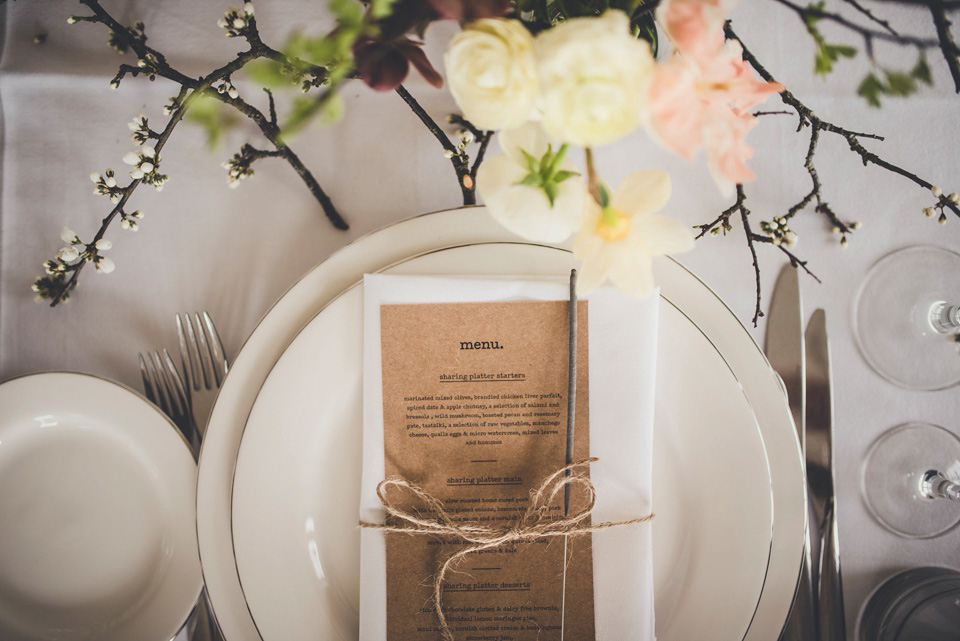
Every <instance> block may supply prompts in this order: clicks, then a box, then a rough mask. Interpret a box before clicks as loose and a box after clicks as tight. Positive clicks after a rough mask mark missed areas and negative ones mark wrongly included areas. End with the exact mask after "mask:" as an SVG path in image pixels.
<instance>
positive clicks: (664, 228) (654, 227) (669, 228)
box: [635, 216, 694, 256]
mask: <svg viewBox="0 0 960 641" xmlns="http://www.w3.org/2000/svg"><path fill="white" fill-rule="evenodd" d="M635 222H637V223H638V229H637V231H636V233H637V236H638V238H639V240H640V241H641V242H642V243H643V247H644V249H645V250H646V251H648V252H649V253H650V254H651V255H652V256H663V255H665V254H679V253H681V252H685V251H690V250H691V249H693V245H694V240H693V231H692V230H691V229H690V228H689V227H687V226H686V225H684V224H683V223H681V222H679V221H676V220H674V219H673V218H667V217H665V216H647V217H646V218H643V219H635Z"/></svg>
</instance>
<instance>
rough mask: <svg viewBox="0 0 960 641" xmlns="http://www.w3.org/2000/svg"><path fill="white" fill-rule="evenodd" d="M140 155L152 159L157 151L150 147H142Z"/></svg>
mask: <svg viewBox="0 0 960 641" xmlns="http://www.w3.org/2000/svg"><path fill="white" fill-rule="evenodd" d="M141 153H142V154H143V155H144V156H146V157H147V158H153V157H154V156H156V155H157V150H156V149H154V148H153V147H152V146H151V145H144V146H143V150H142V151H141Z"/></svg>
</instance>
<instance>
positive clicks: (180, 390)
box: [137, 349, 200, 458]
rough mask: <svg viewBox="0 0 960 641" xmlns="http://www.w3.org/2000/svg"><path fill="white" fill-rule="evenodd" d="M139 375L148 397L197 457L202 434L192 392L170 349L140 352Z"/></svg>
mask: <svg viewBox="0 0 960 641" xmlns="http://www.w3.org/2000/svg"><path fill="white" fill-rule="evenodd" d="M137 356H138V358H139V359H140V376H141V377H142V378H143V389H144V392H146V395H147V400H149V401H150V402H151V403H153V404H154V405H156V406H157V407H159V408H160V409H161V410H162V411H163V413H164V414H166V415H167V416H169V417H170V419H171V420H172V421H173V422H174V424H175V425H176V426H177V429H179V430H180V433H181V434H183V436H184V438H185V439H187V442H188V443H189V444H190V448H191V449H192V450H193V457H194V458H196V457H197V454H198V453H199V452H200V434H199V432H198V431H197V425H196V422H195V421H194V419H193V413H192V412H191V410H190V396H189V394H188V392H187V388H186V387H185V386H184V384H183V381H182V380H181V378H180V374H179V372H177V366H176V365H174V363H173V359H172V358H171V357H170V353H169V352H167V350H165V349H164V350H155V351H153V352H147V355H146V357H144V355H143V353H142V352H141V353H139V354H137Z"/></svg>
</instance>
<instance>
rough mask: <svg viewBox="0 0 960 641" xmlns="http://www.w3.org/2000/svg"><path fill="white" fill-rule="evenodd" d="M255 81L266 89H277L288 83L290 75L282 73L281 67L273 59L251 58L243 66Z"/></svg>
mask: <svg viewBox="0 0 960 641" xmlns="http://www.w3.org/2000/svg"><path fill="white" fill-rule="evenodd" d="M243 69H244V71H246V72H247V75H248V76H249V77H250V79H251V80H253V81H254V82H255V83H257V84H258V85H260V86H261V87H266V88H267V89H277V88H280V87H286V86H288V85H289V84H290V76H288V75H287V74H285V73H283V67H282V66H281V65H280V63H279V62H275V61H273V60H251V61H250V62H249V63H247V65H246V66H245V67H244V68H243Z"/></svg>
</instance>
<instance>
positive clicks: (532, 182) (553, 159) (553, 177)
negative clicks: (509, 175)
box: [516, 144, 580, 207]
mask: <svg viewBox="0 0 960 641" xmlns="http://www.w3.org/2000/svg"><path fill="white" fill-rule="evenodd" d="M568 149H569V147H568V146H567V145H566V144H564V145H563V146H562V147H560V149H558V150H557V152H556V153H554V151H553V147H552V146H548V147H547V151H546V152H545V153H544V154H543V156H542V157H540V158H537V157H535V156H533V155H531V154H529V153H527V151H526V150H524V149H521V150H520V153H522V154H523V157H524V159H526V161H527V171H528V172H529V173H528V174H527V175H526V176H524V178H523V180H521V181H519V182H518V183H516V184H517V185H525V186H527V187H534V188H536V189H540V190H542V191H543V193H544V194H546V196H547V200H549V201H550V206H551V207H553V204H554V202H556V200H557V194H558V193H559V189H560V188H559V185H560V183H562V182H563V181H564V180H568V179H570V178H573V177H574V176H579V175H580V174H578V173H577V172H575V171H567V170H566V169H560V165H561V163H563V159H564V157H565V156H566V155H567V150H568Z"/></svg>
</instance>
